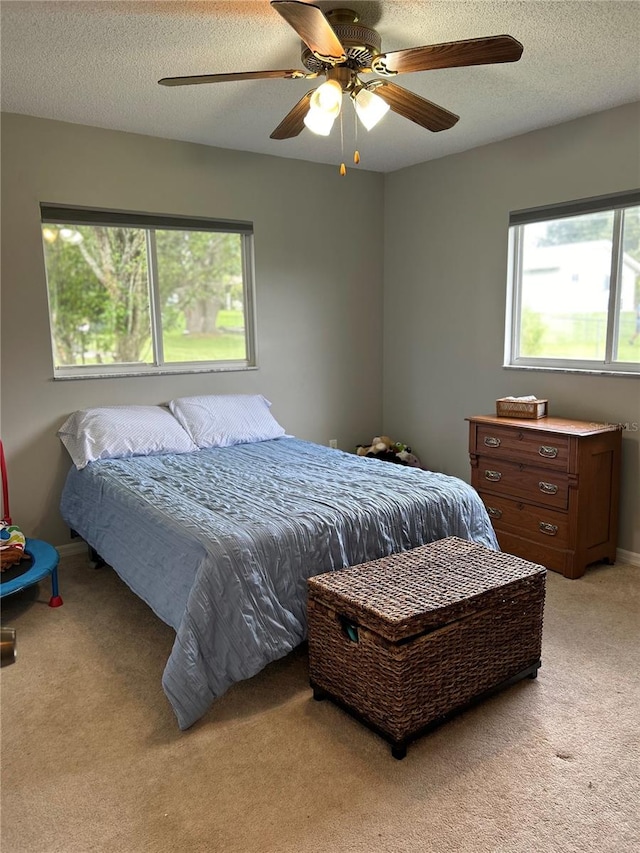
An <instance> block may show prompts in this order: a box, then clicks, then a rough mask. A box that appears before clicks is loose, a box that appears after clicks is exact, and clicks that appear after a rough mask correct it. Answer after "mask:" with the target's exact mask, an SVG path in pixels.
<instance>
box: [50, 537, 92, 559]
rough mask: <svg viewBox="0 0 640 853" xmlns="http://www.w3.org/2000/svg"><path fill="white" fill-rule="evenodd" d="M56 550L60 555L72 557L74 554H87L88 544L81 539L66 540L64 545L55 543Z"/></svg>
mask: <svg viewBox="0 0 640 853" xmlns="http://www.w3.org/2000/svg"><path fill="white" fill-rule="evenodd" d="M56 551H57V552H58V554H60V556H61V557H73V556H75V555H76V554H88V553H89V546H88V545H87V543H86V542H84V541H83V540H82V539H78V540H77V542H67V543H66V544H65V545H56Z"/></svg>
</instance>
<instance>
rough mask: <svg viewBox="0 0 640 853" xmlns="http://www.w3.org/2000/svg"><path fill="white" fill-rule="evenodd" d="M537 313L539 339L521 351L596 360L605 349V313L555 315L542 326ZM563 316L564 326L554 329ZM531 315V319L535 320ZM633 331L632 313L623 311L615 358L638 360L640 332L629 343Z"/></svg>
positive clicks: (540, 355)
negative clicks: (547, 325)
mask: <svg viewBox="0 0 640 853" xmlns="http://www.w3.org/2000/svg"><path fill="white" fill-rule="evenodd" d="M535 316H539V317H540V320H539V321H538V322H539V324H540V325H538V327H537V328H538V331H539V333H540V332H541V334H540V338H539V340H538V341H537V342H536V343H535V344H533V342H532V351H531V352H528V353H524V352H523V355H531V356H534V357H536V356H537V357H539V358H573V359H584V360H592V361H598V360H601V359H602V357H603V353H604V343H605V337H606V318H605V317H604V315H601V316H598V315H583V316H582V317H580V318H576V317H573V316H567V317H559V316H557V315H556V316H554V317H551V318H550V319H549V327H548V328H546V327H545V319H544V315H534V317H535ZM559 320H563V321H564V323H563V325H564V329H562V330H561V331H556V330H554V326H555V327H557V325H558V321H559ZM535 322H536V321H535V319H534V323H535ZM634 332H635V317H634V315H633V313H632V312H630V311H627V312H624V313H623V314H622V315H621V317H620V332H619V336H618V357H617V361H622V362H630V363H632V364H638V363H640V336H638V337H637V338H636V339H635V341H634V342H633V343H632V342H631V340H632V338H633V335H634Z"/></svg>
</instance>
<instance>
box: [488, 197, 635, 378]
mask: <svg viewBox="0 0 640 853" xmlns="http://www.w3.org/2000/svg"><path fill="white" fill-rule="evenodd" d="M638 204H640V190H633V191H630V192H627V193H620V194H618V195H615V196H608V197H606V198H590V199H581V200H579V201H575V202H569V203H567V204H559V205H552V206H549V207H540V208H532V209H530V210H523V211H515V212H513V213H512V214H511V215H510V221H509V239H508V266H507V299H506V312H505V336H504V340H505V348H504V363H503V367H504V368H506V369H510V370H530V371H533V370H535V371H553V372H556V373H588V374H594V375H602V376H629V377H638V376H640V364H636V363H634V362H622V361H614V360H613V345H614V340H615V339H616V336H617V331H618V330H617V324H618V322H619V311H618V309H619V305H620V276H621V270H622V232H623V225H624V209H625V208H626V207H634V206H637V205H638ZM597 211H613V212H614V226H613V244H612V251H611V276H610V291H609V306H608V315H607V339H606V347H605V358H604V360H603V361H586V360H584V359H557V358H534V357H524V356H520V355H518V348H519V340H520V319H521V307H522V306H521V291H522V288H521V284H522V241H523V234H524V227H525V225H527V224H531V223H534V222H544V221H546V220H554V219H559V218H561V217H562V216H576V215H578V214H580V213H590V212H597Z"/></svg>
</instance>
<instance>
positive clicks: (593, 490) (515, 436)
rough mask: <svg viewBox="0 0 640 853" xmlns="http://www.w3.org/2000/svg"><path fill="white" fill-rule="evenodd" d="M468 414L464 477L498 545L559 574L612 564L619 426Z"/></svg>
mask: <svg viewBox="0 0 640 853" xmlns="http://www.w3.org/2000/svg"><path fill="white" fill-rule="evenodd" d="M467 420H468V421H469V457H470V461H471V483H472V485H473V486H474V488H475V489H476V490H477V491H478V492H479V493H480V497H481V498H482V500H483V501H484V504H485V506H486V508H487V512H488V513H489V516H490V518H491V521H492V523H493V526H494V529H495V531H496V535H497V537H498V541H499V543H500V547H501V548H502V550H503V551H507V552H508V553H510V554H515V555H516V556H518V557H522V558H523V559H525V560H532V561H534V562H537V563H542V565H544V566H546V567H547V568H548V569H552V570H553V571H556V572H561V573H562V574H563V575H564V576H565V577H567V578H579V577H581V576H582V575H583V574H584V572H585V569H586V567H587V566H588V565H589V564H590V563H594V562H598V561H605V562H609V563H613V562H614V561H615V558H616V545H617V531H618V493H619V486H620V455H621V445H622V430H621V428H620V427H619V426H618V425H617V424H593V423H587V422H584V421H575V420H569V419H567V418H555V417H554V418H551V417H546V418H538V419H516V418H503V417H494V416H491V415H476V416H474V417H470V418H467Z"/></svg>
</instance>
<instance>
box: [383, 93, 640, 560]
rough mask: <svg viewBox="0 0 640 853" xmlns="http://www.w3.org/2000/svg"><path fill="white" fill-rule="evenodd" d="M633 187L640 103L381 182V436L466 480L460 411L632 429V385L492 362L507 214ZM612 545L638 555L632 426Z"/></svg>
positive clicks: (638, 175) (638, 180) (497, 356)
mask: <svg viewBox="0 0 640 853" xmlns="http://www.w3.org/2000/svg"><path fill="white" fill-rule="evenodd" d="M639 186H640V104H632V105H627V106H623V107H619V108H616V109H614V110H609V111H607V112H603V113H598V114H596V115H592V116H587V117H585V118H581V119H578V120H576V121H571V122H567V123H566V124H562V125H557V126H555V127H550V128H547V129H545V130H540V131H536V132H533V133H528V134H526V135H524V136H519V137H515V138H513V139H509V140H506V141H504V142H499V143H494V144H492V145H487V146H484V147H482V148H477V149H475V150H472V151H468V152H466V153H463V154H457V155H454V156H451V157H446V158H442V159H439V160H433V161H430V162H428V163H424V164H421V165H419V166H414V167H411V168H408V169H403V170H401V171H399V172H395V173H393V174H390V175H388V176H387V177H386V183H385V223H386V225H385V252H384V267H385V290H384V392H383V400H384V428H385V432H386V433H387V434H389V435H392V436H394V437H396V438H398V439H399V440H402V441H405V442H408V443H409V444H411V445H413V447H414V449H415V450H416V452H417V453H418V454H419V455H420V456H421V457H422V459H423V462H426V463H427V464H428V465H429V466H430V467H433V468H434V469H438V470H442V471H446V472H447V473H451V474H456V475H458V476H460V477H463V478H464V479H467V480H468V479H469V461H468V437H467V436H468V428H467V424H466V423H465V420H464V419H465V417H467V416H469V415H474V414H489V413H492V412H494V411H495V400H496V398H497V397H502V396H505V395H508V394H514V395H519V394H536V395H537V396H538V397H545V398H548V399H549V406H550V414H552V415H559V416H564V417H574V418H580V419H583V420H586V421H596V422H611V423H618V422H622V423H627V422H630V423H635V424H638V423H639V422H640V378H616V377H611V376H585V375H576V374H559V373H548V372H540V371H536V372H523V371H516V370H508V369H504V368H503V367H502V363H503V349H504V323H505V291H506V276H507V229H508V218H509V211H511V210H517V209H522V208H528V207H535V206H538V205H545V204H553V203H555V202H562V201H567V200H570V199H577V198H584V197H588V196H597V195H604V194H607V193H613V192H617V191H621V190H628V189H633V188H636V187H639ZM621 497H622V500H621V520H620V530H619V532H620V537H619V547H620V548H623V549H625V550H629V551H633V552H635V553H639V552H640V431H638V430H637V429H636V431H633V430H632V429H629V430H627V431H625V433H624V435H623V472H622V496H621Z"/></svg>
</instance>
